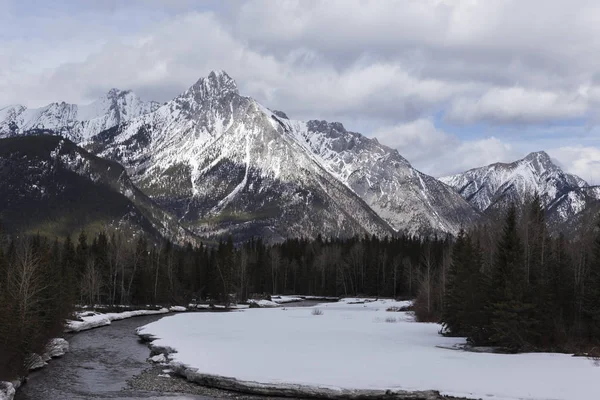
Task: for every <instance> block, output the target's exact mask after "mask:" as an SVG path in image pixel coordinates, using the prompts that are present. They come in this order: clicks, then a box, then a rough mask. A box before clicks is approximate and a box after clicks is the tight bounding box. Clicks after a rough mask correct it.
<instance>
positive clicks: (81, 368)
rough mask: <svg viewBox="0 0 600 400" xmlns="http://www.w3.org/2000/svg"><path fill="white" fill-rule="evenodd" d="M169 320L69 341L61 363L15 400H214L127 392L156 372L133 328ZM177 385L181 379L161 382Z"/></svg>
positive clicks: (136, 322)
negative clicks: (142, 376)
mask: <svg viewBox="0 0 600 400" xmlns="http://www.w3.org/2000/svg"><path fill="white" fill-rule="evenodd" d="M160 318H168V316H167V317H165V316H162V315H161V316H144V317H136V318H130V319H126V320H123V321H115V322H113V323H112V324H111V325H109V326H106V327H102V328H97V329H92V330H89V331H85V332H80V333H77V334H73V335H67V336H66V337H65V338H66V339H67V340H68V341H69V345H70V349H69V352H68V353H67V354H65V355H64V356H63V357H61V358H57V359H54V360H52V361H50V363H49V365H48V366H47V367H45V368H43V369H41V370H39V371H35V372H33V373H31V374H30V376H29V380H28V382H27V383H26V384H25V385H24V386H23V387H22V388H21V389H20V390H18V391H17V396H16V397H15V399H16V400H78V399H123V400H125V399H128V400H129V399H132V400H133V399H161V400H169V399H172V400H176V399H180V400H187V399H190V400H192V399H196V400H198V399H212V398H213V397H206V396H197V395H187V394H173V393H160V392H150V391H143V390H137V389H131V388H129V385H128V384H127V382H128V381H129V380H130V379H131V378H133V377H134V376H136V375H139V374H141V373H142V372H143V371H145V370H148V369H150V368H152V366H151V365H150V364H149V363H147V362H146V359H147V358H148V356H149V354H150V351H149V349H148V347H147V345H145V344H143V343H140V342H139V340H138V337H137V336H136V334H135V328H137V327H138V326H142V325H145V324H148V323H150V322H153V321H156V320H158V319H160ZM162 379H177V378H162Z"/></svg>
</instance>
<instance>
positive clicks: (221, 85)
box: [191, 70, 238, 97]
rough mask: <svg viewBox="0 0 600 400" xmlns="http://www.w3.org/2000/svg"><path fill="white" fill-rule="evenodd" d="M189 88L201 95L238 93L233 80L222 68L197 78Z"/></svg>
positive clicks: (212, 95) (211, 95)
mask: <svg viewBox="0 0 600 400" xmlns="http://www.w3.org/2000/svg"><path fill="white" fill-rule="evenodd" d="M191 90H192V91H193V92H194V94H199V95H200V96H201V97H214V96H222V95H226V94H230V93H234V94H238V87H237V84H236V83H235V80H234V79H233V78H232V77H230V76H229V75H228V74H227V72H225V71H223V70H219V71H211V72H210V74H208V76H207V77H202V78H200V79H198V81H197V82H196V83H195V84H194V86H192V87H191Z"/></svg>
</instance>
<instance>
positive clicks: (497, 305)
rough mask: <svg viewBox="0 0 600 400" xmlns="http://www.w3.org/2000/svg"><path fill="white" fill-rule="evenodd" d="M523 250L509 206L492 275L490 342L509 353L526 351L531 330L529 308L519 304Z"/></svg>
mask: <svg viewBox="0 0 600 400" xmlns="http://www.w3.org/2000/svg"><path fill="white" fill-rule="evenodd" d="M524 274H525V271H524V268H523V248H522V243H521V239H520V238H519V234H518V230H517V211H516V208H515V207H514V206H512V207H511V208H510V209H509V211H508V213H507V216H506V221H505V226H504V230H503V232H502V236H501V238H500V241H499V242H498V246H497V251H496V255H495V265H494V271H493V273H492V282H491V284H492V288H493V289H492V290H493V292H492V295H491V304H490V305H489V307H488V310H487V311H488V313H489V314H488V316H489V319H490V326H489V331H490V338H489V339H490V342H491V343H493V344H495V345H498V346H502V347H506V348H508V349H512V350H520V349H523V348H527V347H530V345H531V343H530V336H531V334H532V333H533V332H534V327H533V326H532V319H531V314H532V309H533V306H532V305H531V304H526V303H525V302H524V301H523V291H524V284H523V283H524V279H523V276H524Z"/></svg>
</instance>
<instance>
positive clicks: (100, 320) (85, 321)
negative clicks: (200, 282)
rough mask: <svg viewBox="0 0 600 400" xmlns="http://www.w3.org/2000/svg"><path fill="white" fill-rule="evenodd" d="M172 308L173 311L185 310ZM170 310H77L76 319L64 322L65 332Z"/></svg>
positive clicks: (83, 329)
mask: <svg viewBox="0 0 600 400" xmlns="http://www.w3.org/2000/svg"><path fill="white" fill-rule="evenodd" d="M182 309H183V310H180V309H176V310H175V309H174V310H173V311H174V312H175V311H176V312H180V311H185V309H184V308H183V307H182ZM169 312H171V311H170V310H169V309H168V308H161V309H159V310H135V311H123V312H118V313H99V312H96V311H82V312H77V313H76V317H77V320H69V321H67V323H66V324H65V332H81V331H85V330H88V329H93V328H97V327H100V326H106V325H110V323H111V322H112V321H118V320H122V319H126V318H132V317H139V316H142V315H156V314H167V313H169Z"/></svg>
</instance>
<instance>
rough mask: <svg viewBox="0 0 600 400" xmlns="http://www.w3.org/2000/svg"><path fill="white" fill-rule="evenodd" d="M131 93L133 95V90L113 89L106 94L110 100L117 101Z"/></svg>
mask: <svg viewBox="0 0 600 400" xmlns="http://www.w3.org/2000/svg"><path fill="white" fill-rule="evenodd" d="M129 93H131V90H121V89H117V88H112V89H110V90H109V91H108V93H106V97H107V98H109V99H116V98H118V97H121V96H125V95H127V94H129Z"/></svg>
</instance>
